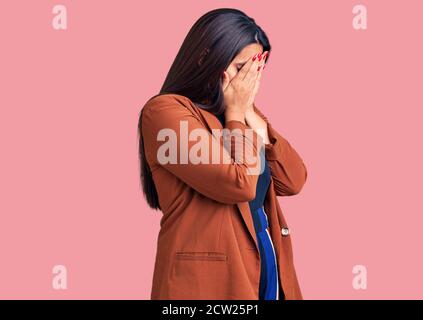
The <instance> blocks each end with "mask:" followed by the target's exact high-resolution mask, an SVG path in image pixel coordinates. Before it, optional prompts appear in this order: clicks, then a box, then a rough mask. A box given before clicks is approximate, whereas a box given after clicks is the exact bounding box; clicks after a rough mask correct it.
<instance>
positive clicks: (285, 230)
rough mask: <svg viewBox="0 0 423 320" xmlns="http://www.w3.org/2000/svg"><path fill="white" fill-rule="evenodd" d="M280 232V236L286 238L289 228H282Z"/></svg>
mask: <svg viewBox="0 0 423 320" xmlns="http://www.w3.org/2000/svg"><path fill="white" fill-rule="evenodd" d="M281 232H282V235H283V236H284V237H286V236H288V235H289V228H288V227H284V228H282V230H281Z"/></svg>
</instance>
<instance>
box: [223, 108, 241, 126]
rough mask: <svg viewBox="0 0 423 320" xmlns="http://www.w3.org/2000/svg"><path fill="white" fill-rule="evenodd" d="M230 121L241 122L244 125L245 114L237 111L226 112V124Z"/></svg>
mask: <svg viewBox="0 0 423 320" xmlns="http://www.w3.org/2000/svg"><path fill="white" fill-rule="evenodd" d="M228 121H240V122H242V123H243V124H246V123H245V114H244V113H242V112H236V111H226V112H225V122H228Z"/></svg>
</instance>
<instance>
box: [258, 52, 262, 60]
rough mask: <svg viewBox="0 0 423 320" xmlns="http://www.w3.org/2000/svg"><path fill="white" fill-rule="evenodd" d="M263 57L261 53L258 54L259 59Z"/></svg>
mask: <svg viewBox="0 0 423 320" xmlns="http://www.w3.org/2000/svg"><path fill="white" fill-rule="evenodd" d="M261 58H262V56H261V53H259V55H258V61H261Z"/></svg>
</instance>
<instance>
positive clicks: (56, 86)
mask: <svg viewBox="0 0 423 320" xmlns="http://www.w3.org/2000/svg"><path fill="white" fill-rule="evenodd" d="M56 4H64V5H66V7H67V10H68V30H66V31H57V30H54V29H53V28H52V25H51V21H52V19H53V14H52V8H53V6H54V5H56ZM355 4H364V5H366V6H367V9H368V29H367V30H365V31H357V30H354V29H353V28H352V19H353V13H352V8H353V6H354V5H355ZM218 7H235V8H239V9H241V10H243V11H245V12H246V13H247V14H248V15H250V16H252V17H253V18H254V19H256V22H257V23H258V24H259V25H261V26H262V28H263V29H264V30H265V31H266V32H267V33H268V36H269V37H270V40H271V43H272V45H273V52H272V56H271V58H270V60H269V64H268V67H267V68H266V70H265V71H264V74H263V77H262V84H261V87H260V93H259V95H258V97H257V100H256V103H257V104H258V105H259V106H261V109H262V110H263V111H264V113H265V114H266V115H267V116H268V117H269V118H270V119H271V122H272V124H273V126H274V127H275V128H277V129H278V130H279V131H280V132H281V133H282V134H283V135H284V136H285V137H286V138H287V139H288V140H289V141H290V142H291V144H292V145H293V146H294V147H295V148H296V149H297V150H298V152H299V153H300V154H301V155H302V157H303V159H304V161H305V163H306V165H307V168H308V172H309V176H308V181H307V183H306V185H305V186H304V189H303V191H302V192H301V193H300V194H299V195H297V196H295V197H291V198H279V201H280V204H281V206H282V208H283V209H284V212H285V215H286V218H287V220H288V222H289V225H290V228H291V232H292V238H293V244H294V254H295V263H296V268H297V272H298V276H299V280H300V284H301V287H302V290H303V294H304V298H306V299H328V298H332V299H349V298H352V299H373V298H388V299H392V298H400V299H403V298H423V273H422V270H423V259H422V254H421V245H422V240H423V235H422V232H421V230H422V223H423V217H422V214H423V212H422V209H423V205H422V201H421V199H422V196H421V195H420V192H421V189H422V188H421V187H420V182H421V181H422V178H423V170H422V169H421V164H422V163H423V153H422V151H421V144H422V143H421V137H422V134H423V132H422V131H423V129H422V127H421V119H422V107H423V97H422V82H423V79H422V77H423V76H422V75H423V60H422V57H423V49H422V41H421V36H422V30H423V20H422V19H421V16H422V14H423V3H422V1H420V0H415V1H411V0H409V1H401V2H398V1H376V0H373V1H370V0H367V1H350V0H343V1H338V0H331V1H329V0H326V1H311V0H310V1H298V0H295V1H260V2H259V1H148V2H147V1H135V0H132V1H130V0H126V1H99V0H96V1H94V0H91V1H82V0H78V1H77V0H73V1H70V0H68V1H64V0H60V1H42V0H38V1H29V0H28V1H16V0H13V1H12V0H2V1H1V2H0V41H1V44H0V47H1V49H0V90H1V93H0V106H1V117H0V133H1V134H0V145H1V166H0V173H1V174H0V176H1V179H0V193H1V201H0V214H1V216H0V217H1V218H0V254H1V257H0V259H1V261H0V262H1V263H0V298H52V299H64V298H83V299H85V298H117V299H121V298H129V299H149V295H150V288H151V280H152V272H153V266H154V255H155V250H156V238H157V233H158V228H159V222H160V218H161V213H160V212H154V211H152V210H150V209H148V208H147V206H146V203H145V201H144V199H143V197H142V193H141V191H140V184H139V168H138V155H137V152H138V150H137V121H138V115H139V111H140V109H141V107H142V106H143V104H144V103H145V101H146V100H147V99H148V98H149V97H150V96H152V95H154V94H156V93H157V92H158V90H159V89H160V87H161V85H162V82H163V81H164V77H165V75H166V74H167V72H168V70H169V67H170V65H171V63H172V61H173V59H174V57H175V55H176V53H177V51H178V49H179V47H180V45H181V43H182V40H183V39H184V37H185V35H186V34H187V32H188V30H189V28H190V27H191V26H192V24H193V23H194V22H195V21H196V20H197V19H198V18H199V17H200V16H201V15H202V14H203V13H205V12H206V11H209V10H211V9H214V8H218ZM59 264H61V265H65V266H66V267H67V270H68V289H67V290H59V291H57V290H54V289H53V288H52V285H51V281H52V277H53V275H52V268H53V266H54V265H59ZM357 264H362V265H364V266H366V267H367V271H368V283H367V285H368V287H367V290H358V291H357V290H355V289H354V288H353V287H352V279H353V273H352V268H353V266H354V265H357Z"/></svg>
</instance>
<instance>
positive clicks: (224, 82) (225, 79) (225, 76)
mask: <svg viewBox="0 0 423 320" xmlns="http://www.w3.org/2000/svg"><path fill="white" fill-rule="evenodd" d="M228 85H229V75H228V73H227V72H226V71H223V80H222V90H223V91H225V90H226V88H227V87H228Z"/></svg>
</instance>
